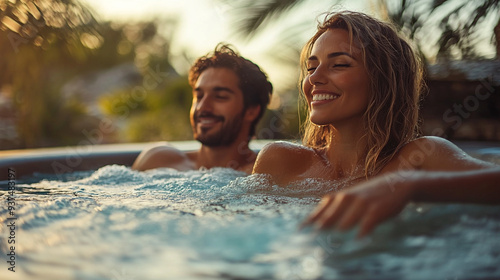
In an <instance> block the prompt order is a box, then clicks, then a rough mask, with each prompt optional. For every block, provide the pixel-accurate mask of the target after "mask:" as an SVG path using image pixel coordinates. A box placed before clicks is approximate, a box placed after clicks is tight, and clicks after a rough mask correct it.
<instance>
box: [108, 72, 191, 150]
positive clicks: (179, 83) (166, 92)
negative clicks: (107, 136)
mask: <svg viewBox="0 0 500 280" xmlns="http://www.w3.org/2000/svg"><path fill="white" fill-rule="evenodd" d="M136 90H137V88H136ZM136 93H137V91H136ZM191 96H192V94H191V87H190V86H189V83H188V80H187V77H177V78H175V79H170V80H169V82H168V83H167V84H166V85H164V86H161V87H158V89H155V90H152V91H147V94H145V95H144V97H142V96H139V95H137V94H134V91H133V90H120V91H116V92H114V93H112V94H109V95H106V96H103V97H101V98H100V100H99V106H100V107H101V109H102V110H103V111H104V112H105V113H106V114H107V115H109V116H111V117H115V118H117V119H127V122H128V124H127V125H126V127H125V128H124V129H123V131H122V135H121V137H120V138H122V139H126V141H133V142H146V141H167V140H186V139H191V138H192V133H191V125H190V123H189V109H190V107H191Z"/></svg>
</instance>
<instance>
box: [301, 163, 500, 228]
mask: <svg viewBox="0 0 500 280" xmlns="http://www.w3.org/2000/svg"><path fill="white" fill-rule="evenodd" d="M499 182H500V168H491V169H485V170H474V171H468V172H456V171H435V172H432V171H405V172H397V173H389V174H384V175H381V176H378V177H376V178H373V179H371V180H368V181H366V182H364V183H361V184H359V185H357V186H355V187H352V188H350V189H347V190H345V191H341V192H338V193H332V194H329V195H326V196H325V197H324V198H323V199H322V200H321V202H320V203H319V205H318V207H317V208H316V210H315V211H314V212H313V213H312V214H311V215H310V216H309V218H308V219H307V220H306V221H305V222H304V225H308V224H314V225H315V226H316V227H318V228H320V229H326V228H329V227H335V228H337V229H340V230H347V229H350V228H352V227H353V226H355V225H359V226H360V229H359V233H358V237H362V236H365V235H367V234H369V233H370V232H371V231H372V230H373V229H374V228H375V227H376V226H377V225H378V224H380V223H382V222H384V221H385V220H387V219H389V218H391V217H393V216H395V215H397V214H398V213H399V212H401V210H402V209H403V208H404V207H405V206H406V204H407V203H408V202H410V201H420V202H423V201H425V202H459V203H485V204H500V183H499Z"/></svg>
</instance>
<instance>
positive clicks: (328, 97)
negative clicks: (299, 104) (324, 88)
mask: <svg viewBox="0 0 500 280" xmlns="http://www.w3.org/2000/svg"><path fill="white" fill-rule="evenodd" d="M338 97H339V96H338V95H333V94H315V95H313V101H321V100H332V99H337V98H338Z"/></svg>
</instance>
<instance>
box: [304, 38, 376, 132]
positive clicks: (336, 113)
mask: <svg viewBox="0 0 500 280" xmlns="http://www.w3.org/2000/svg"><path fill="white" fill-rule="evenodd" d="M306 65H307V75H306V77H305V79H304V81H303V90H304V94H305V97H306V99H307V102H308V104H309V110H310V118H311V122H313V123H315V124H317V125H326V124H332V125H334V126H335V127H338V128H340V126H345V125H348V126H349V125H355V126H354V127H357V126H359V125H360V124H362V116H363V113H364V112H365V111H366V108H367V106H368V101H369V97H370V78H369V76H368V73H367V71H366V68H365V66H364V62H363V60H362V55H361V51H360V49H359V48H357V47H356V46H352V47H351V45H350V40H349V33H348V32H347V31H346V30H344V29H329V30H328V31H326V32H325V33H323V34H322V35H321V36H320V37H319V38H318V39H317V40H316V42H315V43H314V45H313V48H312V50H311V55H310V57H309V58H308V59H307V61H306Z"/></svg>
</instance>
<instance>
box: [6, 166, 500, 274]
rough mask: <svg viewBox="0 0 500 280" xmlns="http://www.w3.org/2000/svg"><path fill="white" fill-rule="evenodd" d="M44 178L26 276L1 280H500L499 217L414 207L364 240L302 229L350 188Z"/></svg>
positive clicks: (262, 178)
mask: <svg viewBox="0 0 500 280" xmlns="http://www.w3.org/2000/svg"><path fill="white" fill-rule="evenodd" d="M42 178H43V177H42ZM42 178H40V177H39V176H35V177H34V178H31V182H30V183H26V182H24V183H23V182H19V183H18V185H17V193H16V195H15V198H16V202H17V205H18V208H17V209H16V215H17V217H18V219H17V220H16V223H17V224H16V225H17V226H18V232H17V233H16V235H17V236H18V239H16V242H17V243H16V256H17V261H18V266H17V267H16V269H17V271H16V272H15V273H12V272H10V271H8V270H7V269H6V268H5V267H2V269H1V270H0V278H1V279H23V280H24V279H27V280H29V279H338V278H349V277H351V278H359V279H361V278H370V279H387V278H402V277H408V276H409V275H415V278H418V279H424V278H428V277H431V278H443V279H444V278H450V277H454V275H456V276H457V277H458V276H460V277H467V275H469V276H472V275H482V276H485V277H494V276H498V275H500V269H499V268H498V267H497V264H498V262H499V260H500V244H498V242H497V241H498V232H500V217H499V215H498V213H499V212H500V211H499V210H500V209H499V207H486V206H461V205H430V204H425V205H413V204H412V205H409V206H408V207H407V208H406V209H405V210H404V211H403V213H401V215H400V216H399V217H398V218H396V219H394V220H392V221H389V222H387V223H385V224H383V225H382V226H381V227H379V228H378V229H377V230H376V231H375V232H374V233H373V234H372V235H371V236H370V237H369V238H366V239H364V240H356V239H354V236H355V233H356V232H355V231H356V229H353V230H351V231H348V232H336V231H324V232H315V231H314V230H313V229H310V228H308V229H305V230H302V231H298V225H299V224H300V223H301V222H302V220H303V219H304V218H305V217H306V216H307V215H308V214H309V213H310V212H311V211H312V210H313V209H314V207H315V205H316V204H317V202H318V201H319V197H320V196H321V195H322V194H324V193H326V192H330V191H336V190H339V189H342V188H343V187H345V186H346V185H347V184H348V182H347V181H345V182H336V183H334V182H329V181H325V180H314V179H308V180H304V181H300V182H294V183H293V184H291V186H288V187H286V188H283V187H279V186H276V185H273V183H272V181H271V180H270V178H269V177H268V176H267V175H262V174H255V175H250V176H246V174H244V173H242V172H238V171H235V170H232V169H227V168H213V169H210V170H196V171H188V172H179V171H176V170H173V169H156V170H151V171H147V172H137V171H133V170H131V169H129V168H127V167H124V166H117V165H113V166H106V167H103V168H101V169H99V170H97V171H95V172H80V173H73V174H69V175H67V176H65V177H64V178H59V179H55V178H45V179H42ZM5 194H6V189H0V195H1V196H0V197H2V198H3V197H5ZM6 205H7V204H6V200H5V199H2V200H1V201H0V209H2V210H1V211H2V212H0V229H1V231H0V237H1V238H0V250H1V253H2V255H5V254H6V252H8V249H9V248H8V246H9V245H8V243H7V238H8V235H9V234H8V232H7V230H6V225H7V218H8V213H6V212H5V210H4V209H7V208H6ZM477 240H481V242H477ZM478 273H479V274H478ZM410 278H411V277H410Z"/></svg>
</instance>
